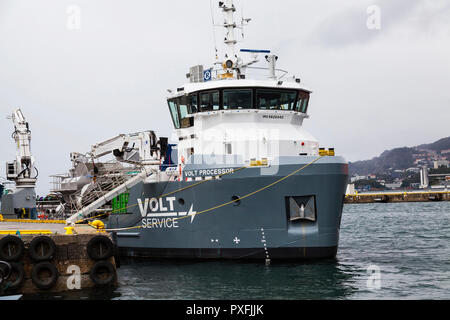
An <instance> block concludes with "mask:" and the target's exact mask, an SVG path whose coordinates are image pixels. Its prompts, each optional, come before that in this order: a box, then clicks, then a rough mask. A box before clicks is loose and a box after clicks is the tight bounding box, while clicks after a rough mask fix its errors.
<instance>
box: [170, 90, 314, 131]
mask: <svg viewBox="0 0 450 320" xmlns="http://www.w3.org/2000/svg"><path fill="white" fill-rule="evenodd" d="M309 98H310V92H309V91H306V90H299V89H284V88H283V89H282V88H270V87H268V88H264V87H258V88H251V87H249V88H245V87H234V88H233V87H231V88H218V89H208V90H201V91H196V92H193V93H189V94H187V95H180V96H178V97H174V98H171V99H168V104H169V110H170V114H171V116H172V120H173V124H174V126H175V129H181V128H189V127H192V126H193V125H194V120H193V119H194V118H193V116H194V115H195V114H196V113H203V112H211V111H220V110H251V109H253V110H280V111H294V112H300V113H307V111H308V105H309Z"/></svg>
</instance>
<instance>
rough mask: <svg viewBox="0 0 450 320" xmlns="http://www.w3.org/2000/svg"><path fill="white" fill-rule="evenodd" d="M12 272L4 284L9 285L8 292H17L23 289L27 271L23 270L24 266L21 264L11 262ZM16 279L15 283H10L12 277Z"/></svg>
mask: <svg viewBox="0 0 450 320" xmlns="http://www.w3.org/2000/svg"><path fill="white" fill-rule="evenodd" d="M9 265H10V266H11V270H10V273H9V277H8V278H6V279H5V281H4V283H6V284H8V287H7V290H8V291H17V290H19V289H20V288H22V285H23V282H24V281H25V271H24V268H23V264H22V263H20V262H10V263H9ZM16 274H17V276H16V277H15V280H14V281H13V282H10V281H11V280H13V279H11V278H12V277H14V276H15V275H16Z"/></svg>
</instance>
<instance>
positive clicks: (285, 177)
mask: <svg viewBox="0 0 450 320" xmlns="http://www.w3.org/2000/svg"><path fill="white" fill-rule="evenodd" d="M323 157H324V156H319V157H318V158H317V159H315V160H313V161H311V162H310V163H308V164H307V165H305V166H303V167H301V168H300V169H297V170H295V171H293V172H291V173H290V174H288V175H287V176H284V177H283V178H280V179H278V180H276V181H274V182H272V183H270V184H268V185H267V186H264V187H262V188H260V189H258V190H256V191H253V192H250V193H248V194H246V195H244V196H242V197H238V198H237V199H233V200H231V201H228V202H225V203H222V204H220V205H217V206H214V207H211V208H209V209H205V210H202V211H199V212H196V213H194V214H191V215H188V216H183V217H177V218H172V221H178V220H181V219H186V218H191V217H193V216H196V215H199V214H203V213H208V212H211V211H214V210H217V209H219V208H222V207H225V206H227V205H230V204H232V203H235V202H237V201H240V200H242V199H245V198H248V197H251V196H253V195H255V194H257V193H259V192H262V191H264V190H266V189H268V188H270V187H272V186H274V185H276V184H279V183H280V182H283V181H284V180H286V179H288V178H290V177H292V176H293V175H295V174H297V173H299V172H300V171H302V170H304V169H306V168H308V167H309V166H311V165H312V164H314V163H316V162H317V161H319V160H320V159H322V158H323ZM158 224H159V225H160V224H162V222H155V223H152V224H150V225H147V227H152V226H154V225H158ZM142 228H143V226H142V225H141V226H134V227H127V228H116V229H104V231H126V230H133V229H142Z"/></svg>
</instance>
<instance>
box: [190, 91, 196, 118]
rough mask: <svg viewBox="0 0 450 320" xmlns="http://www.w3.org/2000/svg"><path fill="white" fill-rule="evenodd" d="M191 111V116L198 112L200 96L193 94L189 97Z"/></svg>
mask: <svg viewBox="0 0 450 320" xmlns="http://www.w3.org/2000/svg"><path fill="white" fill-rule="evenodd" d="M189 109H190V110H189V111H190V113H191V114H194V113H197V112H198V96H197V94H191V95H190V96H189Z"/></svg>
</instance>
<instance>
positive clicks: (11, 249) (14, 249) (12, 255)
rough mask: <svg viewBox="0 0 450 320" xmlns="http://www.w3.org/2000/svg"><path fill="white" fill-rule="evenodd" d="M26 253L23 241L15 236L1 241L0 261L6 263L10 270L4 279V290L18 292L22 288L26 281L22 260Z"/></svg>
mask: <svg viewBox="0 0 450 320" xmlns="http://www.w3.org/2000/svg"><path fill="white" fill-rule="evenodd" d="M24 253H25V246H24V244H23V241H22V240H21V239H20V238H18V237H14V236H6V237H4V238H2V239H0V261H6V262H7V263H8V264H9V266H10V268H9V269H10V270H9V272H8V276H7V277H6V279H4V282H3V286H2V287H3V289H4V290H6V291H11V292H16V291H18V290H20V288H22V285H23V282H24V280H25V271H24V268H23V261H22V258H23V256H24Z"/></svg>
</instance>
